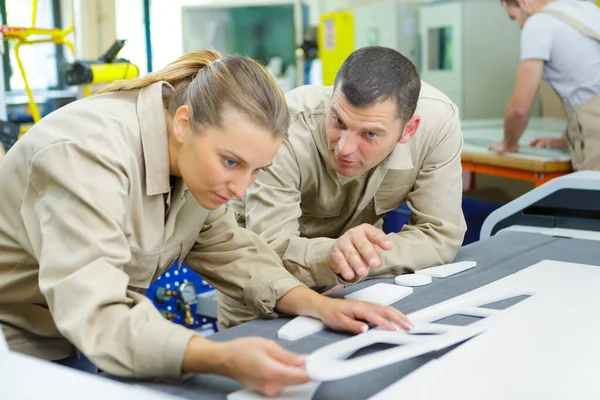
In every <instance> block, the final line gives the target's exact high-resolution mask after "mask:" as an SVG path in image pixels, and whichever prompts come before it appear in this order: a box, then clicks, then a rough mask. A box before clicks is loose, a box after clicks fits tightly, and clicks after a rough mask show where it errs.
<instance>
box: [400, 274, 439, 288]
mask: <svg viewBox="0 0 600 400" xmlns="http://www.w3.org/2000/svg"><path fill="white" fill-rule="evenodd" d="M431 281H432V279H431V276H429V275H423V274H405V275H398V276H397V277H396V278H394V282H395V283H396V285H400V286H410V287H415V286H425V285H429V284H430V283H431Z"/></svg>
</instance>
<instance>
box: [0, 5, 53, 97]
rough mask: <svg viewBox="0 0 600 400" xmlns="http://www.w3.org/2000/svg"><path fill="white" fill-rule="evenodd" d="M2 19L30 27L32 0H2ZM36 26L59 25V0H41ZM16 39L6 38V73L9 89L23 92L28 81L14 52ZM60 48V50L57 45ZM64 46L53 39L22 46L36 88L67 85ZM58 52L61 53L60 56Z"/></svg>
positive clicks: (21, 54)
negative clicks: (62, 68) (63, 70)
mask: <svg viewBox="0 0 600 400" xmlns="http://www.w3.org/2000/svg"><path fill="white" fill-rule="evenodd" d="M1 3H2V4H1V5H0V6H1V7H2V11H3V23H4V24H5V25H8V26H9V27H19V26H20V27H31V18H32V11H33V1H32V0H2V1H1ZM35 27H37V28H60V8H59V1H58V0H38V4H37V17H36V22H35ZM16 43H17V42H16V41H14V40H10V41H5V42H4V49H5V52H4V69H5V70H4V75H5V81H4V82H5V87H6V91H14V92H22V91H24V90H25V83H24V81H23V77H22V75H21V71H20V70H19V66H18V63H17V58H16V55H15V51H14V48H15V44H16ZM59 47H60V48H61V49H60V50H59V49H58V48H59ZM62 51H63V50H62V46H58V45H55V44H53V43H40V44H33V45H22V46H20V49H19V54H20V58H21V62H22V63H23V68H24V69H25V75H26V76H27V80H28V82H29V86H30V87H31V89H32V90H33V91H44V90H50V89H60V88H63V87H64V85H63V83H62V79H61V77H60V76H59V73H58V72H59V62H61V60H62ZM57 54H59V55H60V56H61V57H60V58H59V57H57Z"/></svg>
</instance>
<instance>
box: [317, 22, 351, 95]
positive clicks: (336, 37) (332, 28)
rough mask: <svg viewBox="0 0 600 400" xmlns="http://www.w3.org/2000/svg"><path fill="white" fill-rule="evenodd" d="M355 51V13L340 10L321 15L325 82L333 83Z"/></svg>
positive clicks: (320, 35) (320, 40) (321, 52)
mask: <svg viewBox="0 0 600 400" xmlns="http://www.w3.org/2000/svg"><path fill="white" fill-rule="evenodd" d="M353 51H354V15H353V14H352V12H351V11H340V12H334V13H329V14H323V15H322V16H321V24H320V25H319V58H320V59H321V62H322V63H323V84H324V85H326V86H330V85H333V81H334V80H335V76H336V74H337V72H338V70H339V69H340V67H341V66H342V64H343V63H344V60H345V59H346V58H347V57H348V56H349V55H350V54H351V53H352V52H353Z"/></svg>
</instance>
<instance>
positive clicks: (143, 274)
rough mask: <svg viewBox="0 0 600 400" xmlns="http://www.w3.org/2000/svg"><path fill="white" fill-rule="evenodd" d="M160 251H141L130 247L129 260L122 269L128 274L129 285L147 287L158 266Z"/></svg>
mask: <svg viewBox="0 0 600 400" xmlns="http://www.w3.org/2000/svg"><path fill="white" fill-rule="evenodd" d="M160 254H161V253H160V252H159V251H157V252H143V251H140V250H137V249H133V248H132V249H131V261H130V262H129V263H127V264H126V265H125V266H124V267H123V270H124V271H125V273H126V274H127V275H129V286H131V287H134V288H140V289H147V288H148V287H149V286H150V283H152V279H153V277H154V274H155V272H156V270H157V268H158V267H159V262H160Z"/></svg>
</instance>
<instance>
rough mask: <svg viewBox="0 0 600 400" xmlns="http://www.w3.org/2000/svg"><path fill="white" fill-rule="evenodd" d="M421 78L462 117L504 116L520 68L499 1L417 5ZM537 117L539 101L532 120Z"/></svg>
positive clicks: (512, 30) (515, 35) (514, 33)
mask: <svg viewBox="0 0 600 400" xmlns="http://www.w3.org/2000/svg"><path fill="white" fill-rule="evenodd" d="M418 30H419V37H420V39H419V40H420V46H421V54H420V56H421V63H420V66H421V70H420V73H421V78H422V79H423V80H424V81H425V82H427V83H429V84H431V85H433V86H434V87H436V88H438V89H440V90H441V91H442V92H444V93H445V94H446V95H448V97H450V99H451V100H452V101H454V103H456V105H457V106H458V109H459V110H460V116H461V118H463V119H481V118H503V117H504V110H505V108H506V104H507V102H508V99H509V98H510V95H511V92H512V89H513V85H514V81H515V77H516V75H517V68H518V65H519V43H520V39H519V36H520V31H519V27H518V25H517V23H516V22H514V21H511V20H510V19H509V18H507V17H506V13H505V12H504V11H503V10H502V6H501V4H500V2H499V1H498V2H496V1H489V0H451V1H445V0H441V1H434V2H429V3H426V2H420V3H419V22H418ZM539 115H540V103H539V99H537V100H536V103H535V105H534V108H533V110H532V116H539Z"/></svg>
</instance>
